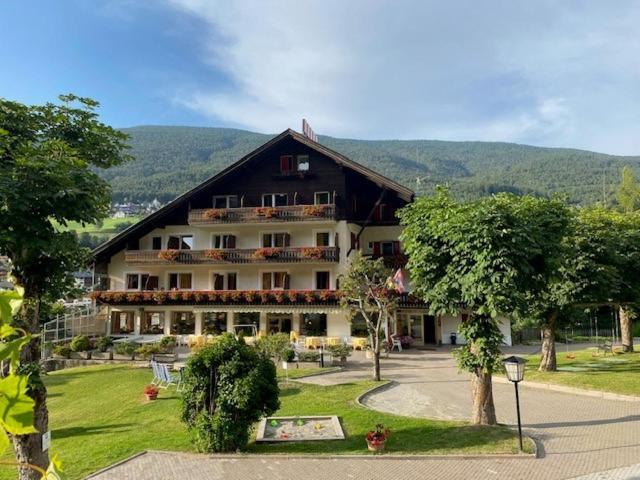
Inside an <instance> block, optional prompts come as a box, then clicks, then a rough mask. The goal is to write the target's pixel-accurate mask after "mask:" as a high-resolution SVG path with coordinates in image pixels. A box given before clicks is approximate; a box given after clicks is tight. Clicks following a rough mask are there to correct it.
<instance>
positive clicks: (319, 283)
mask: <svg viewBox="0 0 640 480" xmlns="http://www.w3.org/2000/svg"><path fill="white" fill-rule="evenodd" d="M329 278H330V276H329V272H316V290H329V287H330V285H329Z"/></svg>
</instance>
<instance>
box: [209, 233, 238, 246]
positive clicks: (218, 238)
mask: <svg viewBox="0 0 640 480" xmlns="http://www.w3.org/2000/svg"><path fill="white" fill-rule="evenodd" d="M211 247H212V248H236V236H235V235H228V234H220V235H217V234H216V235H214V236H213V237H212V238H211Z"/></svg>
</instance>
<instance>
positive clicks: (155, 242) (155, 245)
mask: <svg viewBox="0 0 640 480" xmlns="http://www.w3.org/2000/svg"><path fill="white" fill-rule="evenodd" d="M151 249H152V250H162V237H153V238H152V239H151Z"/></svg>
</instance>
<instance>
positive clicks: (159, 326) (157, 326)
mask: <svg viewBox="0 0 640 480" xmlns="http://www.w3.org/2000/svg"><path fill="white" fill-rule="evenodd" d="M140 327H141V328H140V333H141V334H142V335H159V334H163V333H164V312H144V316H143V317H142V325H141V326H140Z"/></svg>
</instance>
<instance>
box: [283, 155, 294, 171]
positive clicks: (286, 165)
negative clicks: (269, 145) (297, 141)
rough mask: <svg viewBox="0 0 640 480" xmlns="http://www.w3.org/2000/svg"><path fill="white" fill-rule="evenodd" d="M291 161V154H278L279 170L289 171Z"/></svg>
mask: <svg viewBox="0 0 640 480" xmlns="http://www.w3.org/2000/svg"><path fill="white" fill-rule="evenodd" d="M292 163H293V156H292V155H281V156H280V172H281V173H291V167H292Z"/></svg>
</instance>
